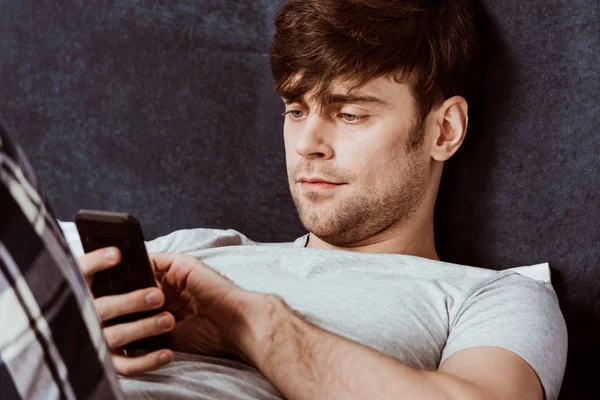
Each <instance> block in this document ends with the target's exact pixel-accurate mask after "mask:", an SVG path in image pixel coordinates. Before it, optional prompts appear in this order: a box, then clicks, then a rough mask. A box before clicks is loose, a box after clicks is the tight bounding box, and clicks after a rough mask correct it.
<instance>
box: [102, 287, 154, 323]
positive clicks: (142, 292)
mask: <svg viewBox="0 0 600 400" xmlns="http://www.w3.org/2000/svg"><path fill="white" fill-rule="evenodd" d="M164 302H165V296H164V295H163V293H162V292H161V291H160V290H159V289H157V288H146V289H139V290H136V291H133V292H129V293H125V294H120V295H114V296H104V297H99V298H97V299H96V300H94V306H95V307H96V312H97V313H98V316H99V317H100V319H101V320H102V321H108V320H109V319H112V318H115V317H118V316H121V315H126V314H132V313H134V312H138V311H148V310H154V309H156V308H158V307H160V306H162V305H163V304H164Z"/></svg>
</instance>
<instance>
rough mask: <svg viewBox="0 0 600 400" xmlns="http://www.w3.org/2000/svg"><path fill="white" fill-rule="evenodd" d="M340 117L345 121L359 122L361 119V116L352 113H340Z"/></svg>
mask: <svg viewBox="0 0 600 400" xmlns="http://www.w3.org/2000/svg"><path fill="white" fill-rule="evenodd" d="M340 115H341V116H342V119H343V120H344V121H346V122H359V121H361V120H362V119H363V117H361V116H359V115H354V114H348V113H342V114H340Z"/></svg>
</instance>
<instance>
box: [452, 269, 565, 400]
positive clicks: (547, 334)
mask: <svg viewBox="0 0 600 400" xmlns="http://www.w3.org/2000/svg"><path fill="white" fill-rule="evenodd" d="M481 346H492V347H501V348H504V349H507V350H509V351H512V352H513V353H515V354H517V355H519V356H520V357H521V358H523V359H524V360H525V361H527V362H528V363H529V365H530V366H531V367H532V368H533V370H534V371H535V372H536V374H537V375H538V377H539V379H540V381H541V383H542V386H543V388H544V392H545V394H546V399H547V400H555V399H557V398H558V394H559V392H560V387H561V384H562V379H563V376H564V372H565V366H566V361H567V327H566V324H565V320H564V317H563V315H562V313H561V311H560V307H559V303H558V298H557V296H556V293H555V292H554V290H553V288H552V286H551V285H548V284H543V283H540V282H537V281H535V280H533V279H530V278H527V277H524V276H521V275H518V274H514V273H513V274H509V275H504V276H502V277H501V278H498V279H496V280H494V281H493V282H491V283H489V284H487V285H485V286H483V287H482V288H480V289H479V290H477V291H475V292H474V293H473V294H472V295H471V296H469V297H468V298H467V299H466V301H465V302H464V303H463V304H462V306H461V307H460V309H459V310H458V312H457V313H456V315H455V317H454V318H452V319H451V322H450V331H449V336H448V341H447V343H446V346H445V348H444V350H443V353H442V360H441V363H443V362H444V361H445V360H446V359H448V358H449V357H450V356H452V355H453V354H454V353H457V352H458V351H461V350H464V349H468V348H472V347H481Z"/></svg>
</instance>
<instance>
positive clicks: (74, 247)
mask: <svg viewBox="0 0 600 400" xmlns="http://www.w3.org/2000/svg"><path fill="white" fill-rule="evenodd" d="M58 225H59V226H60V229H62V231H63V234H64V235H65V239H66V241H67V244H68V245H69V248H70V249H71V253H73V257H75V258H77V257H80V256H82V255H83V254H84V252H83V247H82V246H81V239H80V238H79V232H77V227H76V226H75V223H74V222H63V221H58ZM509 270H510V271H515V272H517V273H519V274H521V275H523V276H526V277H528V278H531V279H535V280H536V281H540V282H543V283H546V284H549V285H551V284H552V283H551V280H550V266H549V265H548V263H542V264H535V265H528V266H525V267H515V268H510V269H509Z"/></svg>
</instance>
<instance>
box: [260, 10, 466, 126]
mask: <svg viewBox="0 0 600 400" xmlns="http://www.w3.org/2000/svg"><path fill="white" fill-rule="evenodd" d="M469 3H470V2H469V0H446V1H443V0H441V1H435V0H429V1H428V0H289V1H288V2H287V3H286V4H285V5H283V7H282V8H281V9H280V10H279V12H278V13H277V15H276V16H275V29H276V30H275V37H274V39H273V44H272V47H271V70H272V72H273V77H274V79H275V91H276V92H277V93H278V94H279V95H280V96H282V97H284V98H286V99H289V100H292V99H299V98H300V97H301V96H303V95H304V94H305V93H307V92H309V91H311V90H313V89H315V90H316V96H317V98H319V99H320V100H322V101H323V102H325V98H326V96H327V94H328V92H329V91H330V89H331V88H330V84H331V82H332V80H334V79H337V78H341V79H343V80H344V81H345V82H348V83H350V84H351V87H352V89H356V88H358V87H360V86H362V85H364V84H366V83H367V82H368V81H369V80H371V79H373V78H377V77H380V76H383V75H386V74H394V77H395V78H396V80H397V81H398V82H408V83H409V84H410V86H411V89H412V91H413V94H414V97H415V99H416V106H417V109H418V112H419V115H420V117H421V121H423V120H424V119H425V117H426V116H427V114H428V113H429V112H430V111H431V110H432V109H433V108H434V107H437V106H439V105H440V104H441V103H442V102H443V101H444V100H445V99H446V98H449V97H451V96H453V95H463V96H465V97H467V100H468V97H469V96H470V94H471V93H470V92H471V90H472V89H473V88H472V87H471V86H472V83H473V80H474V79H473V77H474V75H473V74H474V72H475V71H474V68H475V63H474V60H475V57H474V54H475V53H476V47H477V46H476V44H477V40H476V39H477V37H476V32H475V31H476V30H475V25H474V21H473V11H472V9H471V7H470V4H469ZM298 77H299V78H300V79H297V78H298Z"/></svg>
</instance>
